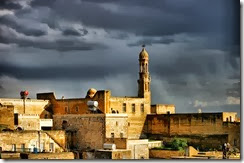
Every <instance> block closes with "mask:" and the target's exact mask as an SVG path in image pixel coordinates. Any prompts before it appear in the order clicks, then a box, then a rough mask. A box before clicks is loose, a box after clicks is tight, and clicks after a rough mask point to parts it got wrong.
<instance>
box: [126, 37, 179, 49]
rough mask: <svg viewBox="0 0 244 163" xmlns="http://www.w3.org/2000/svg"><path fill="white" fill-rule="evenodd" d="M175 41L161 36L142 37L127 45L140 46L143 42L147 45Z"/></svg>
mask: <svg viewBox="0 0 244 163" xmlns="http://www.w3.org/2000/svg"><path fill="white" fill-rule="evenodd" d="M173 42H175V40H174V39H172V38H161V39H158V40H156V39H153V38H147V39H142V40H139V41H137V42H135V43H129V44H127V45H128V46H137V47H138V46H141V45H143V44H145V45H149V46H152V44H170V43H173Z"/></svg>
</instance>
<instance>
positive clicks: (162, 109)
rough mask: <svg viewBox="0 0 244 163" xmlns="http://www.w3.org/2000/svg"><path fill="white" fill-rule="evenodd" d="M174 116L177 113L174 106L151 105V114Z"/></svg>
mask: <svg viewBox="0 0 244 163" xmlns="http://www.w3.org/2000/svg"><path fill="white" fill-rule="evenodd" d="M168 112H169V113H170V114H174V113H175V105H173V104H156V105H151V113H155V114H167V113H168Z"/></svg>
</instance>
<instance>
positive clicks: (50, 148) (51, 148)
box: [49, 143, 54, 152]
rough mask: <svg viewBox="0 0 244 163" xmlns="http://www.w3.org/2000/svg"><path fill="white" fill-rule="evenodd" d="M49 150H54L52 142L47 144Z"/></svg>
mask: <svg viewBox="0 0 244 163" xmlns="http://www.w3.org/2000/svg"><path fill="white" fill-rule="evenodd" d="M49 151H50V152H53V151H54V144H53V143H50V144H49Z"/></svg>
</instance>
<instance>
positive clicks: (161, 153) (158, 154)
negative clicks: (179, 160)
mask: <svg viewBox="0 0 244 163" xmlns="http://www.w3.org/2000/svg"><path fill="white" fill-rule="evenodd" d="M184 155H185V152H184V151H173V150H156V149H150V150H149V158H160V159H170V158H171V157H174V156H184Z"/></svg>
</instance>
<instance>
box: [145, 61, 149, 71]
mask: <svg viewBox="0 0 244 163" xmlns="http://www.w3.org/2000/svg"><path fill="white" fill-rule="evenodd" d="M145 70H146V72H148V67H147V63H146V67H145Z"/></svg>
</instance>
